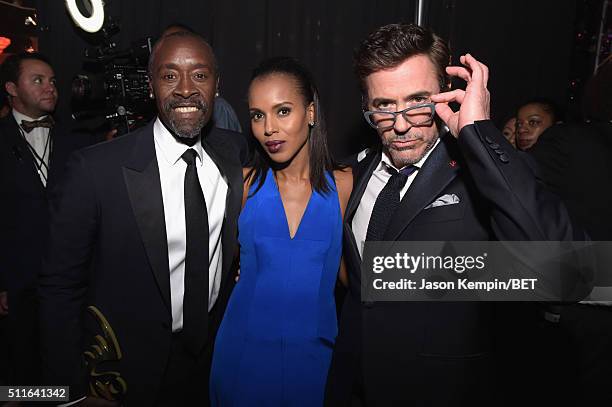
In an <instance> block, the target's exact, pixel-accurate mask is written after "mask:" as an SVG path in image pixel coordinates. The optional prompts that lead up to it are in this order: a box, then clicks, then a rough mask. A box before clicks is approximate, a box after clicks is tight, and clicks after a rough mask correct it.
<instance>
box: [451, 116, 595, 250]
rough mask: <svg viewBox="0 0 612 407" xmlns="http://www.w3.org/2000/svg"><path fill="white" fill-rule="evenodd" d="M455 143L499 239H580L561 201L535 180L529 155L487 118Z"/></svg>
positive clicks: (462, 134)
mask: <svg viewBox="0 0 612 407" xmlns="http://www.w3.org/2000/svg"><path fill="white" fill-rule="evenodd" d="M458 142H459V148H460V150H461V152H462V154H463V157H464V158H465V161H466V163H467V166H468V170H469V172H470V175H471V176H472V178H473V179H474V181H475V183H476V187H477V188H478V189H479V191H480V193H481V194H482V196H483V197H484V198H485V199H486V200H487V201H488V202H489V204H490V207H491V218H492V227H493V230H494V232H495V234H496V237H497V238H498V239H499V240H521V241H548V240H550V241H562V240H582V239H584V234H583V233H581V232H578V231H577V230H574V227H573V226H572V224H571V221H570V217H569V215H568V212H567V209H566V208H565V206H564V205H563V203H562V202H561V200H560V199H559V198H558V197H556V196H555V195H554V194H552V193H551V192H550V191H548V190H547V189H546V188H545V187H544V184H543V183H542V182H541V181H540V180H539V179H538V178H537V176H536V171H535V165H530V163H529V162H528V158H527V157H528V156H527V155H526V154H525V153H523V152H520V151H517V150H515V149H514V148H513V147H512V146H511V145H510V144H509V143H508V142H507V140H506V139H505V138H504V137H503V135H502V134H501V133H500V132H499V130H497V128H495V126H494V125H493V123H492V122H491V121H488V120H487V121H479V122H476V123H475V124H473V125H469V126H465V127H464V128H463V129H462V130H461V132H460V133H459V139H458ZM577 237H580V238H577Z"/></svg>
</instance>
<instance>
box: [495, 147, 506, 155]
mask: <svg viewBox="0 0 612 407" xmlns="http://www.w3.org/2000/svg"><path fill="white" fill-rule="evenodd" d="M495 152H496V153H497V155H502V154H504V153H505V151H504V150H502V149H501V148H499V149H497V150H495Z"/></svg>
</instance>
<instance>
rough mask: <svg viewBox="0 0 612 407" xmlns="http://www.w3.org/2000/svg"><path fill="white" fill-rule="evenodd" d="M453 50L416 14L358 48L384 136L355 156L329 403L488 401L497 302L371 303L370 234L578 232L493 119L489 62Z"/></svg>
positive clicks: (368, 115)
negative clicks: (364, 262) (456, 59)
mask: <svg viewBox="0 0 612 407" xmlns="http://www.w3.org/2000/svg"><path fill="white" fill-rule="evenodd" d="M448 62H449V50H448V46H447V44H446V43H445V42H444V41H443V40H442V39H440V38H439V37H438V36H436V35H435V34H433V33H432V32H430V31H428V30H426V29H424V28H421V27H418V26H415V25H400V24H391V25H387V26H384V27H381V28H379V29H378V30H376V31H375V32H374V33H372V34H371V35H370V36H369V37H368V38H367V39H366V40H365V41H364V42H363V43H362V44H361V45H360V47H359V48H358V49H357V51H356V54H355V68H356V72H357V75H358V76H359V79H360V81H361V85H362V90H363V100H364V111H365V112H364V117H365V119H366V121H367V122H368V123H369V124H370V126H372V127H373V128H374V129H376V131H377V132H378V134H379V136H380V139H381V146H379V147H377V148H374V149H371V150H370V151H369V152H367V153H365V154H363V153H362V154H360V156H359V157H358V163H357V164H356V165H355V167H354V169H353V173H354V176H355V185H354V188H353V194H352V196H351V199H350V201H349V203H348V207H347V209H346V214H345V224H344V228H345V253H344V258H345V261H346V264H347V269H348V273H349V295H347V297H346V300H345V303H344V305H343V309H342V313H341V321H340V328H339V337H338V339H337V342H336V349H335V351H334V357H333V361H332V366H331V370H330V374H329V379H328V385H327V395H326V397H327V403H328V405H333V406H337V405H351V401H355V398H358V399H360V404H354V405H366V406H392V405H393V406H395V405H428V406H438V405H440V406H448V405H455V406H456V405H467V404H468V403H469V404H470V405H480V404H484V403H491V401H492V400H491V397H492V392H491V390H492V386H491V384H492V383H491V381H492V379H493V377H492V374H491V373H492V370H491V364H492V359H493V358H492V356H491V349H492V346H493V338H492V335H491V330H492V324H491V323H492V321H493V313H494V308H493V305H491V304H486V303H476V302H461V303H448V302H447V303H442V302H436V303H434V302H422V303H418V302H405V303H401V302H376V303H370V302H364V299H362V298H361V295H360V289H361V285H360V266H361V255H362V250H363V243H364V241H376V240H382V241H465V240H468V241H471V240H473V241H486V240H565V239H571V237H572V233H573V232H572V227H571V225H570V223H569V218H568V216H567V213H566V210H565V208H564V207H563V206H562V205H561V204H560V202H559V201H558V200H557V199H556V198H554V197H553V196H552V195H550V194H548V193H546V191H544V190H543V189H542V188H541V187H540V185H539V183H538V182H537V181H536V178H535V176H534V173H533V171H532V169H531V167H530V166H528V165H527V163H526V161H525V160H524V157H523V156H522V155H521V154H522V153H519V152H516V151H515V150H514V149H513V148H512V146H511V145H510V144H509V143H508V142H507V141H506V139H505V138H504V136H503V135H502V134H501V133H500V132H499V131H498V130H497V129H496V128H495V126H494V125H493V124H492V122H490V121H489V120H488V119H489V92H488V90H487V80H488V69H487V67H486V66H485V65H483V64H482V63H480V62H478V61H477V60H476V59H474V57H472V56H471V55H469V54H467V55H464V56H462V57H461V58H460V62H461V64H462V65H463V67H460V66H456V67H447V65H448ZM449 75H450V76H456V77H459V78H461V79H463V80H464V81H466V82H467V87H466V89H465V91H464V90H459V89H458V90H453V91H448V92H444V93H440V92H441V91H446V90H448V84H449ZM449 102H456V103H458V104H460V105H461V107H460V110H459V111H457V112H453V111H452V110H451V108H450V107H449V106H448V103H449ZM444 124H445V125H446V126H444Z"/></svg>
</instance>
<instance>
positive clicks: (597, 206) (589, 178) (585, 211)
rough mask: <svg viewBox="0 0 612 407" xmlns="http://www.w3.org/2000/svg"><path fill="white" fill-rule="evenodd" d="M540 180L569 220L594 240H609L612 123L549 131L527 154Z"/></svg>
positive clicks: (562, 126)
mask: <svg viewBox="0 0 612 407" xmlns="http://www.w3.org/2000/svg"><path fill="white" fill-rule="evenodd" d="M528 153H529V154H531V155H532V156H533V157H535V159H536V161H537V163H538V169H539V173H540V176H541V177H542V180H543V181H544V182H545V183H546V184H547V185H548V186H549V187H550V189H551V191H553V192H554V193H556V194H557V195H559V197H561V199H563V201H564V202H565V204H566V205H567V209H568V211H569V213H570V215H571V216H572V219H573V220H574V221H575V222H577V223H579V224H581V225H582V226H584V228H585V229H586V231H587V232H588V233H589V235H590V237H591V238H592V239H593V240H610V238H611V236H612V214H611V213H610V208H611V207H612V189H610V188H605V187H604V188H602V185H601V184H602V181H604V182H608V181H609V180H610V179H612V160H611V159H610V158H611V157H612V123H610V122H591V123H584V124H560V125H555V126H552V127H549V128H548V129H546V131H545V132H544V133H542V135H541V136H540V138H539V139H538V142H537V143H536V144H535V145H534V146H533V147H532V148H531V149H530V150H528Z"/></svg>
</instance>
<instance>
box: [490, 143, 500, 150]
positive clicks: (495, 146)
mask: <svg viewBox="0 0 612 407" xmlns="http://www.w3.org/2000/svg"><path fill="white" fill-rule="evenodd" d="M491 148H492V149H494V150H495V149H497V148H499V144H497V143H491Z"/></svg>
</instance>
